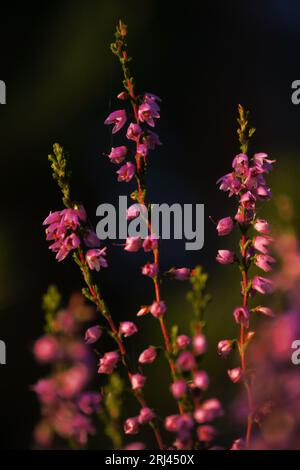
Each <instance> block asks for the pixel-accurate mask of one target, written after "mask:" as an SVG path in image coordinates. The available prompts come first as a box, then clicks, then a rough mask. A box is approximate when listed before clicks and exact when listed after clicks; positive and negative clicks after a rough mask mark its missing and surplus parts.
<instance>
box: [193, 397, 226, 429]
mask: <svg viewBox="0 0 300 470" xmlns="http://www.w3.org/2000/svg"><path fill="white" fill-rule="evenodd" d="M223 414H224V412H223V408H222V405H221V403H220V402H219V400H217V399H216V398H211V399H209V400H206V401H205V402H203V403H202V406H200V407H198V408H197V409H196V410H195V413H194V418H195V421H196V422H197V423H199V424H202V423H208V422H211V421H213V420H214V419H216V418H219V417H220V416H223Z"/></svg>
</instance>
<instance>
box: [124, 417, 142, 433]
mask: <svg viewBox="0 0 300 470" xmlns="http://www.w3.org/2000/svg"><path fill="white" fill-rule="evenodd" d="M124 432H125V434H137V433H138V432H139V419H138V417H137V416H135V417H133V418H128V419H126V421H125V423H124Z"/></svg>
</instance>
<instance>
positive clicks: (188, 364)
mask: <svg viewBox="0 0 300 470" xmlns="http://www.w3.org/2000/svg"><path fill="white" fill-rule="evenodd" d="M176 365H177V367H178V368H179V369H181V370H183V371H188V370H192V369H193V368H194V367H195V366H196V361H195V358H194V356H193V354H192V353H191V352H189V351H184V352H182V353H181V354H180V355H179V357H178V359H177V361H176Z"/></svg>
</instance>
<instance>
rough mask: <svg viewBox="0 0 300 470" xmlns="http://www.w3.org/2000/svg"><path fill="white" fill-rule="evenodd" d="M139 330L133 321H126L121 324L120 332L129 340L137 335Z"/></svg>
mask: <svg viewBox="0 0 300 470" xmlns="http://www.w3.org/2000/svg"><path fill="white" fill-rule="evenodd" d="M137 331H138V329H137V327H136V325H135V324H134V323H133V322H132V321H124V322H122V323H121V324H120V332H121V333H122V334H123V335H124V336H125V338H127V337H128V336H132V335H134V333H137Z"/></svg>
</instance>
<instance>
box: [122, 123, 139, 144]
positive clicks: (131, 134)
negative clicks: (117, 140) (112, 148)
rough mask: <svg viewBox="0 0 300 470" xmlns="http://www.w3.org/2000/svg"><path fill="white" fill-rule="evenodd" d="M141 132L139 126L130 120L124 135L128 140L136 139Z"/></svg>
mask: <svg viewBox="0 0 300 470" xmlns="http://www.w3.org/2000/svg"><path fill="white" fill-rule="evenodd" d="M141 133H142V129H141V128H140V126H139V125H138V124H135V123H133V122H132V123H131V124H129V127H128V129H127V132H126V137H127V139H129V140H135V141H138V140H139V138H140V135H141Z"/></svg>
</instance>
